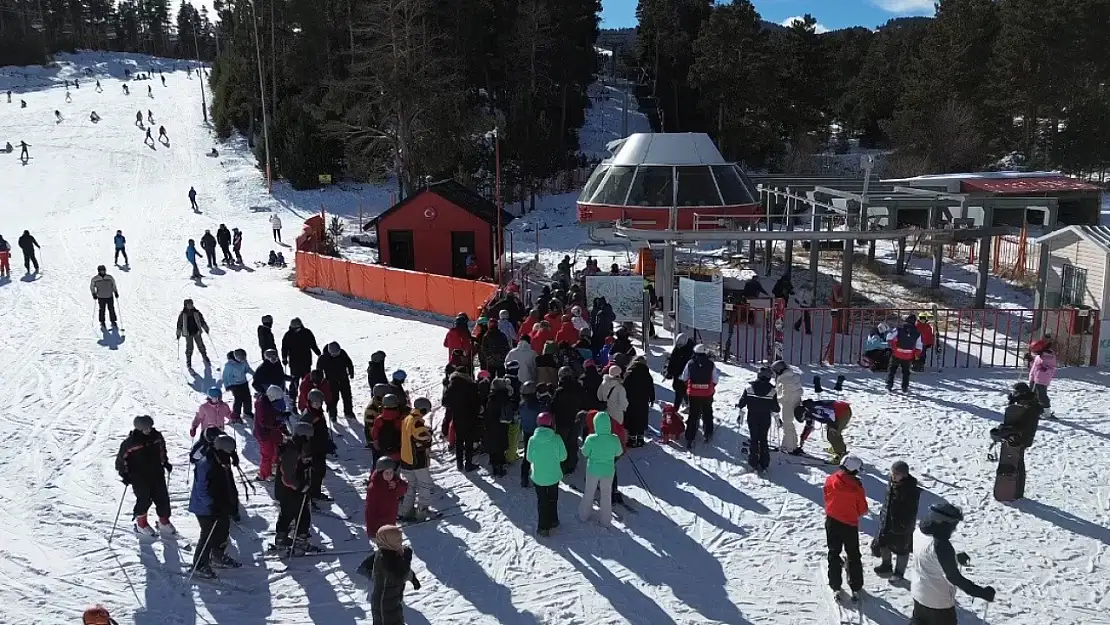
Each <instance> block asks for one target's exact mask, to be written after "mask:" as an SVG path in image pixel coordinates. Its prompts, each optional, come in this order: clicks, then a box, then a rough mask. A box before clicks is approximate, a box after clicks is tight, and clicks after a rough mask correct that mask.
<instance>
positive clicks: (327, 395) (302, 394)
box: [297, 373, 334, 412]
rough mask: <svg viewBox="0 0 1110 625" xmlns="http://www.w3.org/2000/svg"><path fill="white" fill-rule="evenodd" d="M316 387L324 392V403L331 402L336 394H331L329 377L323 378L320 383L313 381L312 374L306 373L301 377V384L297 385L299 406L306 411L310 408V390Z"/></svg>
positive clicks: (302, 410)
mask: <svg viewBox="0 0 1110 625" xmlns="http://www.w3.org/2000/svg"><path fill="white" fill-rule="evenodd" d="M314 388H318V389H320V391H322V392H323V393H324V404H325V405H327V404H330V403H331V402H332V398H333V397H334V395H332V394H331V385H330V384H328V380H327V378H325V379H324V380H322V381H321V382H320V384H319V385H316V384H313V383H312V374H311V373H306V374H304V377H303V378H301V384H300V386H298V387H297V408H298V409H299V410H300V411H301V412H304V411H305V410H308V392H309V391H311V390H312V389H314Z"/></svg>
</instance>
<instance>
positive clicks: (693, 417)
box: [682, 343, 720, 450]
mask: <svg viewBox="0 0 1110 625" xmlns="http://www.w3.org/2000/svg"><path fill="white" fill-rule="evenodd" d="M719 377H720V371H718V370H717V366H716V365H714V364H713V360H712V359H711V358H710V357H709V351H708V350H707V349H706V348H705V345H702V344H700V343H699V344H698V345H695V346H694V357H693V358H691V359H690V362H688V363H686V368H685V369H683V371H682V381H684V382H686V392H687V394H688V395H689V398H690V399H689V402H690V416H689V417H688V418H687V420H686V449H688V450H690V449H693V448H694V438H695V437H696V436H697V435H698V423H699V422H700V423H702V424H703V427H704V428H705V430H704V434H703V439H704V440H705V442H706V443H708V442H709V441H711V440H713V395H714V393H715V392H716V390H717V380H718V379H719Z"/></svg>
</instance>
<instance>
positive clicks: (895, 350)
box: [886, 315, 925, 393]
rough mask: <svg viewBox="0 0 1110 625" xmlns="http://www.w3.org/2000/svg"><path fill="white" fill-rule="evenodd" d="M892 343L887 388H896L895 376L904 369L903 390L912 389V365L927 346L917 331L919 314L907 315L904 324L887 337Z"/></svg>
mask: <svg viewBox="0 0 1110 625" xmlns="http://www.w3.org/2000/svg"><path fill="white" fill-rule="evenodd" d="M887 342H888V343H889V344H890V350H891V352H890V355H891V359H890V369H889V370H888V371H887V374H886V390H888V391H890V390H893V389H894V377H895V376H896V375H897V374H898V369H901V370H902V392H903V393H905V392H906V391H908V390H910V365H911V363H913V362H914V361H915V360H917V359H918V358H920V357H921V355H922V354H923V353H924V351H925V347H924V345H923V344H922V342H921V333H920V332H918V331H917V315H906V318H905V320H904V321H903V323H902V326H901V327H899V328H898V329H896V330H894V331H893V332H891V333H890V336H888V337H887Z"/></svg>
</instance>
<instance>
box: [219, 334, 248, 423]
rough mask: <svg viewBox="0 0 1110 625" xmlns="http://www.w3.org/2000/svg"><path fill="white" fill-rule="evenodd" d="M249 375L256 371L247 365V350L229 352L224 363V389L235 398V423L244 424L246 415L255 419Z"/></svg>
mask: <svg viewBox="0 0 1110 625" xmlns="http://www.w3.org/2000/svg"><path fill="white" fill-rule="evenodd" d="M248 375H254V369H251V366H250V364H248V363H247V352H246V350H243V349H237V350H235V351H232V352H229V353H228V358H227V362H226V363H224V373H223V382H224V388H226V389H227V390H229V391H231V396H232V397H233V398H234V407H233V408H232V410H231V412H232V417H231V421H232V422H233V423H242V421H243V418H242V417H243V415H244V414H245V415H246V416H247V417H251V418H253V417H254V412H252V410H251V391H250V385H249V384H248V383H247V376H248ZM221 403H222V402H221ZM225 405H226V404H225Z"/></svg>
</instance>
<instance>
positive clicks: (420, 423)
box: [401, 397, 435, 521]
mask: <svg viewBox="0 0 1110 625" xmlns="http://www.w3.org/2000/svg"><path fill="white" fill-rule="evenodd" d="M431 411H432V402H431V401H429V400H428V399H427V398H426V397H418V398H416V400H414V401H413V402H412V412H410V413H409V414H408V416H407V417H405V420H404V421H402V422H401V475H402V476H403V477H404V478H405V481H407V482H408V483H409V488H408V491H407V492H406V493H405V498H404V501H402V502H401V518H402V519H404V520H406V521H421V520H424V519H426V518H428V504H430V503H431V501H432V488H433V487H434V486H435V483H434V482H432V472H431V470H430V469H429V466H430V464H431V447H432V433H431V432H430V431H429V430H428V426H427V425H425V424H424V417H425V416H427V414H428V413H429V412H431Z"/></svg>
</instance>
